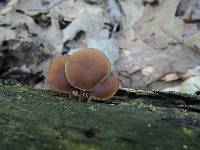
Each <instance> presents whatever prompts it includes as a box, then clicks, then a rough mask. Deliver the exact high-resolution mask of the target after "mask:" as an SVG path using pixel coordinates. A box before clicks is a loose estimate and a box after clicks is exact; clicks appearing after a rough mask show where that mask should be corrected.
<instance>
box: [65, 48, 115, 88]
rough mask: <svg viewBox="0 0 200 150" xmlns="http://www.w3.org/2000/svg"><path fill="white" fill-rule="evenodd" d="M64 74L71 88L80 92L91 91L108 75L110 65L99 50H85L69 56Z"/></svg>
mask: <svg viewBox="0 0 200 150" xmlns="http://www.w3.org/2000/svg"><path fill="white" fill-rule="evenodd" d="M65 73H66V76H67V79H68V81H69V82H70V84H71V85H72V86H74V87H75V88H78V89H80V90H82V91H92V89H93V88H94V87H96V86H97V85H98V84H99V83H100V82H102V81H103V80H104V79H106V78H107V77H108V76H109V75H110V73H111V64H110V61H109V59H108V58H107V57H106V55H105V54H104V53H103V52H101V51H100V50H97V49H93V48H85V49H80V50H79V51H77V52H75V53H73V54H72V55H71V56H70V58H69V60H68V61H67V63H66V65H65Z"/></svg>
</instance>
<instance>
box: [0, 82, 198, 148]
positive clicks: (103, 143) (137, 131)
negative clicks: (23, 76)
mask: <svg viewBox="0 0 200 150" xmlns="http://www.w3.org/2000/svg"><path fill="white" fill-rule="evenodd" d="M119 97H120V96H118V97H114V98H113V99H111V101H110V102H111V103H96V102H91V103H83V102H78V101H77V100H76V99H68V98H67V97H66V96H65V94H62V93H58V92H53V91H46V90H35V89H30V88H25V87H18V86H9V85H6V86H5V85H1V86H0V129H1V132H0V147H1V148H2V149H13V147H14V148H15V149H17V150H18V149H19V150H21V149H30V150H34V149H48V150H51V149H52V150H55V149H56V150H66V149H70V150H73V149H74V150H78V149H80V150H88V149H89V150H99V149H108V150H110V149H116V150H118V149H119V150H122V149H135V150H137V149H138V150H141V149H148V150H151V149H152V150H155V149H159V150H162V149H178V150H179V149H186V148H188V149H194V150H195V149H200V143H199V140H200V137H199V135H200V127H199V126H197V124H198V123H199V122H197V121H198V120H200V115H199V114H198V113H193V112H187V114H186V112H185V111H182V110H181V109H180V110H179V109H176V108H166V107H157V106H156V105H154V103H153V101H158V100H156V99H148V100H149V103H147V98H144V97H141V98H138V97H137V98H133V97H131V98H130V99H129V98H126V99H125V100H124V101H123V97H120V98H119ZM114 102H117V104H115V103H114ZM133 102H134V105H133ZM194 133H195V134H194Z"/></svg>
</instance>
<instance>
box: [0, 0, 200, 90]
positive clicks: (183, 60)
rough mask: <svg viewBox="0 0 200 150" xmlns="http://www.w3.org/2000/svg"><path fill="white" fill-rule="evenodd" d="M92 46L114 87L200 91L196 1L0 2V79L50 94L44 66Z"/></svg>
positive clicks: (199, 3) (198, 9) (199, 5)
mask: <svg viewBox="0 0 200 150" xmlns="http://www.w3.org/2000/svg"><path fill="white" fill-rule="evenodd" d="M85 47H91V48H98V49H100V50H102V51H103V52H104V53H105V54H106V55H107V56H108V57H109V59H110V61H111V63H112V69H113V72H115V73H116V74H117V75H118V77H119V80H120V86H121V87H125V88H137V89H143V90H152V89H157V90H162V91H177V92H187V93H195V92H196V91H199V90H200V0H0V80H1V81H3V82H11V83H17V84H21V85H28V86H32V87H35V88H44V89H48V88H49V87H48V84H47V81H46V77H47V72H48V65H49V62H50V61H51V60H52V59H53V58H54V57H56V56H59V55H61V54H65V53H69V54H72V53H73V52H74V51H76V50H77V49H79V48H85Z"/></svg>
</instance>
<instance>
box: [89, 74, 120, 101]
mask: <svg viewBox="0 0 200 150" xmlns="http://www.w3.org/2000/svg"><path fill="white" fill-rule="evenodd" d="M118 89H119V81H118V79H117V77H116V75H114V74H111V75H110V76H109V77H108V78H107V79H105V80H104V81H103V82H101V83H100V84H99V85H97V86H96V87H95V88H94V91H92V92H90V98H91V99H96V100H106V99H109V98H111V97H112V96H114V95H115V94H116V92H117V91H118Z"/></svg>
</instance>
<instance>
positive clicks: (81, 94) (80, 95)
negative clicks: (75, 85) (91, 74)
mask: <svg viewBox="0 0 200 150" xmlns="http://www.w3.org/2000/svg"><path fill="white" fill-rule="evenodd" d="M83 98H84V92H83V91H81V90H80V93H79V99H78V100H79V101H83Z"/></svg>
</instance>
